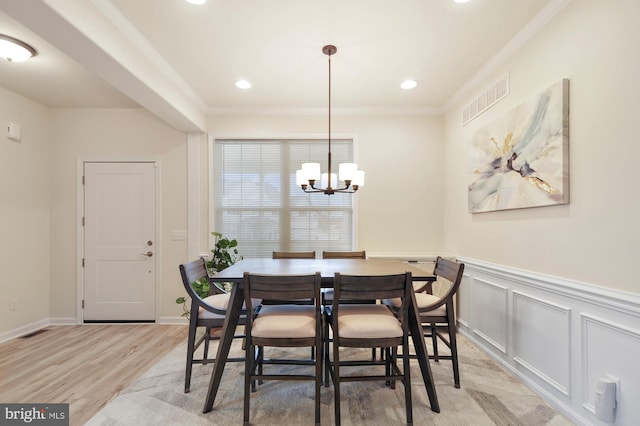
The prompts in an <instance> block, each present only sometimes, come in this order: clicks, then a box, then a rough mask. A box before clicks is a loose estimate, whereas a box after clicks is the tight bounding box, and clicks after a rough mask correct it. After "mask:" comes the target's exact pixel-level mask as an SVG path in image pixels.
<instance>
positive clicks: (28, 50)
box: [0, 34, 38, 62]
mask: <svg viewBox="0 0 640 426" xmlns="http://www.w3.org/2000/svg"><path fill="white" fill-rule="evenodd" d="M37 54H38V51H37V50H36V49H34V48H33V47H31V46H29V45H28V44H27V43H25V42H24V41H21V40H18V39H17V38H13V37H11V36H8V35H4V34H0V58H4V59H6V60H7V61H9V62H24V61H26V60H27V59H29V58H31V57H32V56H36V55H37Z"/></svg>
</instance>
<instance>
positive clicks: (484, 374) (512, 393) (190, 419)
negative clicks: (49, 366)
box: [87, 336, 573, 426]
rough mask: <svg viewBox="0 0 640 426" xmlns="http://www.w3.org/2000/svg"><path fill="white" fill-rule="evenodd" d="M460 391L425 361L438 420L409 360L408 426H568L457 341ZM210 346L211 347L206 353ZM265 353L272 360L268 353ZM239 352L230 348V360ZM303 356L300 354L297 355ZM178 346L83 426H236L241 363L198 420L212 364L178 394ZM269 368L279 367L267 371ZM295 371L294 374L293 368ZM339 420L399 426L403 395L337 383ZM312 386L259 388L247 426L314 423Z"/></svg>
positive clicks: (325, 419)
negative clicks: (410, 425)
mask: <svg viewBox="0 0 640 426" xmlns="http://www.w3.org/2000/svg"><path fill="white" fill-rule="evenodd" d="M458 345H459V360H460V376H461V388H460V389H456V388H455V387H454V385H453V373H452V368H451V362H450V361H445V360H442V361H440V362H438V363H436V362H433V361H432V362H431V367H432V373H433V377H434V381H435V384H436V390H437V394H438V401H439V403H440V409H441V412H440V413H434V412H433V411H431V409H430V406H429V399H428V397H427V393H426V390H425V388H424V384H423V383H422V378H421V375H420V369H419V367H418V363H417V361H415V360H412V361H411V375H412V393H413V421H414V424H415V425H456V426H465V425H469V426H479V425H501V426H507V425H522V426H527V425H531V426H534V425H535V426H540V425H549V426H560V425H571V424H573V423H571V422H570V421H569V420H567V419H566V418H565V417H563V416H562V415H561V414H559V413H558V412H556V411H555V410H554V409H552V408H551V407H549V406H548V405H546V404H545V403H544V402H543V401H542V400H541V399H540V398H539V397H538V396H536V395H535V394H534V393H532V392H531V391H530V390H529V389H528V388H527V387H526V386H525V385H523V384H522V383H521V382H520V381H519V380H518V379H516V378H515V377H513V376H512V375H511V374H509V373H508V372H506V371H504V370H503V369H501V368H500V367H499V366H498V365H497V364H496V363H495V362H493V361H491V360H490V359H489V358H488V357H487V356H486V355H484V354H483V353H482V352H481V351H479V350H478V349H476V348H475V347H474V346H473V345H471V344H470V343H469V342H468V341H467V340H466V339H465V338H464V337H463V336H459V342H458ZM216 348H217V344H214V345H213V350H215V349H216ZM271 351H273V352H268V355H270V356H274V357H276V356H278V352H277V351H276V350H275V349H271ZM241 353H242V350H241V346H240V342H239V341H236V342H234V344H233V346H232V349H231V356H240V355H241ZM305 353H306V354H307V355H308V349H306V350H305V352H301V353H300V356H304V355H305ZM367 353H368V354H369V356H370V353H371V352H370V350H364V352H362V351H358V350H355V349H349V352H348V355H347V356H348V357H353V358H355V357H362V356H366V355H367ZM185 357H186V342H185V343H183V344H180V345H179V346H178V347H176V348H175V349H174V350H173V351H172V352H171V353H169V354H168V355H167V356H166V357H165V358H163V359H162V360H161V361H160V362H158V363H157V364H156V365H154V366H153V367H152V368H151V369H149V370H148V371H147V372H145V373H144V374H143V375H142V376H141V377H140V378H139V379H138V380H137V381H136V382H135V383H134V384H132V385H131V386H129V387H128V388H126V389H125V390H123V391H122V392H121V393H120V394H119V395H118V396H117V397H116V398H115V399H113V400H112V401H111V402H110V403H109V404H108V405H107V406H105V407H104V408H103V409H102V410H101V411H99V412H98V413H97V414H96V415H95V416H94V417H93V418H92V419H91V420H90V421H89V422H88V423H87V424H88V425H92V426H98V425H100V426H107V425H109V426H112V425H113V426H115V425H136V426H140V425H154V426H158V425H189V426H197V425H240V424H242V411H243V400H242V398H243V385H244V364H243V363H237V362H234V363H227V366H226V368H225V372H224V375H223V378H222V383H221V385H220V389H219V391H218V395H217V397H216V401H215V404H214V407H213V411H211V412H209V413H206V414H203V413H202V409H203V407H204V400H205V397H206V392H207V386H208V384H209V377H210V374H211V370H212V365H211V364H209V365H204V366H202V365H196V366H194V368H193V377H192V381H191V392H190V393H188V394H185V393H184V392H183V390H184V369H185ZM272 368H286V367H275V366H273V367H272ZM296 368H300V367H296ZM341 390H342V402H341V410H342V416H341V417H342V419H341V423H342V425H345V426H351V425H385V426H386V425H396V424H397V425H399V424H405V423H406V417H405V409H404V391H403V390H402V385H401V384H398V386H397V389H395V390H393V389H390V388H389V387H386V386H385V385H384V383H376V382H361V383H358V382H355V383H344V384H342V386H341ZM313 394H314V392H313V384H312V383H310V382H291V381H287V382H275V381H272V382H265V383H264V384H262V385H260V386H258V390H257V392H255V393H252V395H251V424H252V425H291V426H294V425H295V426H297V425H304V424H312V423H313V418H314V403H313ZM321 410H322V411H321V420H322V424H323V425H331V424H334V405H333V387H328V388H324V387H323V388H322V401H321Z"/></svg>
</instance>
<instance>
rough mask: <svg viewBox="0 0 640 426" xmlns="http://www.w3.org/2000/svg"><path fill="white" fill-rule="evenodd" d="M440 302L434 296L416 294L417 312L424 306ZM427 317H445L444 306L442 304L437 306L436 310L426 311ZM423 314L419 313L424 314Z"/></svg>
mask: <svg viewBox="0 0 640 426" xmlns="http://www.w3.org/2000/svg"><path fill="white" fill-rule="evenodd" d="M438 300H440V298H439V297H438V296H434V295H433V294H428V293H416V304H417V305H418V310H420V309H423V308H425V307H426V306H429V305H432V304H434V303H435V302H437V301H438ZM427 312H428V314H429V315H434V316H445V315H447V311H446V310H445V305H444V304H442V305H440V306H438V307H437V308H436V309H432V310H430V311H427ZM424 313H425V312H421V314H424Z"/></svg>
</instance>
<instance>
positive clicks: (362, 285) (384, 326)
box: [325, 272, 413, 425]
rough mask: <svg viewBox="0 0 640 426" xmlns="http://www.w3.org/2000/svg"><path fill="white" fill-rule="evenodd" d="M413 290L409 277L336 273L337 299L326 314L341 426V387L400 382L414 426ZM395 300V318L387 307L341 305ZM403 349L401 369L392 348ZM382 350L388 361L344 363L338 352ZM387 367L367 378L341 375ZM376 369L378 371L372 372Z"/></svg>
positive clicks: (327, 362)
mask: <svg viewBox="0 0 640 426" xmlns="http://www.w3.org/2000/svg"><path fill="white" fill-rule="evenodd" d="M411 291H413V286H412V280H411V273H410V272H407V273H405V274H396V275H376V276H355V275H342V274H340V273H336V274H335V279H334V299H333V303H332V306H331V311H330V312H328V313H327V314H326V318H325V321H327V322H328V323H329V324H330V326H331V329H332V331H333V360H330V359H329V358H327V359H326V360H325V365H326V368H327V369H328V370H329V371H330V374H331V379H332V381H333V386H334V398H335V422H336V425H339V424H340V392H341V384H342V383H343V382H352V381H384V382H387V383H388V382H391V381H396V380H399V381H401V382H402V383H403V385H404V394H405V411H406V420H407V424H413V407H412V402H411V379H410V369H409V352H408V351H409V329H408V303H409V301H410V300H411V299H410V297H411V293H410V292H411ZM372 299H373V300H378V299H397V300H398V305H397V307H396V309H395V313H394V312H392V310H391V309H390V308H389V307H388V306H387V305H384V304H366V303H365V304H343V303H341V301H342V300H348V301H353V300H362V301H365V300H372ZM398 346H401V347H402V369H400V367H399V365H398V362H397V361H398V360H397V357H396V356H394V352H392V350H391V349H392V348H396V347H398ZM341 347H352V348H372V349H373V348H384V350H385V354H386V356H385V357H384V358H385V359H384V360H380V361H375V360H362V361H360V360H346V361H345V360H341V359H340V348H341ZM362 365H372V366H382V365H384V366H385V372H384V374H372V375H365V374H364V371H360V373H359V374H358V373H352V374H349V375H343V374H342V373H341V370H342V369H343V367H344V368H345V369H347V368H349V367H354V366H362ZM374 368H375V369H378V368H380V367H374Z"/></svg>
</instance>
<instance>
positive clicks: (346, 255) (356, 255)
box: [322, 250, 367, 259]
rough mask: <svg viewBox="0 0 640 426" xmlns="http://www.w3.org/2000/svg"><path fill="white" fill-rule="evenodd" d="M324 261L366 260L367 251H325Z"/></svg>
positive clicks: (323, 254)
mask: <svg viewBox="0 0 640 426" xmlns="http://www.w3.org/2000/svg"><path fill="white" fill-rule="evenodd" d="M322 258H323V259H366V258H367V253H366V252H365V250H360V251H323V252H322Z"/></svg>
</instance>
